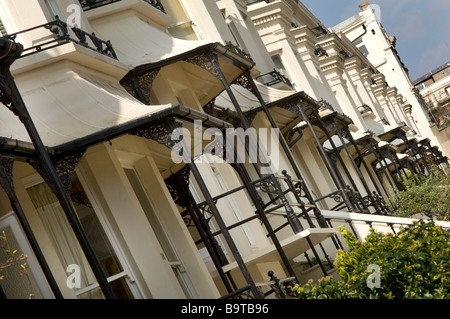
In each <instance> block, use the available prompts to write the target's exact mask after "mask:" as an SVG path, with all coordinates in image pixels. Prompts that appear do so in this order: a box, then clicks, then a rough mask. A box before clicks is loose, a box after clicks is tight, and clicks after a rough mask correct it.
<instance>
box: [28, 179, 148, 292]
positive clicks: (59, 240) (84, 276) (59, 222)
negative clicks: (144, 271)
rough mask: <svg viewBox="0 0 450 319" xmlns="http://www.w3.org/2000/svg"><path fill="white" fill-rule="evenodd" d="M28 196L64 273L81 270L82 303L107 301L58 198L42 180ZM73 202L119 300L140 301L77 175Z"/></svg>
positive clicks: (125, 268) (73, 184) (32, 187)
mask: <svg viewBox="0 0 450 319" xmlns="http://www.w3.org/2000/svg"><path fill="white" fill-rule="evenodd" d="M27 192H28V194H29V196H30V198H31V201H32V203H33V205H34V207H35V208H36V210H37V212H38V215H39V217H40V219H41V221H42V223H43V225H44V229H45V230H46V232H47V234H48V235H49V237H50V240H51V242H52V244H53V246H54V248H55V250H56V253H57V255H58V257H59V260H60V261H61V263H62V265H63V267H64V269H67V266H69V265H71V264H76V265H78V266H80V268H81V271H80V274H81V288H78V289H77V288H75V289H76V291H75V294H76V295H77V297H78V298H79V299H101V298H103V297H104V296H103V293H102V291H101V289H100V287H99V285H98V283H97V280H96V278H95V276H94V274H93V272H92V270H91V268H90V265H89V263H88V261H87V259H86V256H85V255H84V253H83V251H82V249H81V247H80V245H79V243H78V240H77V238H76V236H75V233H74V232H73V230H72V228H71V226H70V224H69V222H68V220H67V218H66V216H65V213H64V211H63V210H62V208H61V206H60V204H59V201H58V200H57V198H56V196H55V195H54V194H53V192H52V191H51V190H50V188H49V187H48V185H47V184H46V183H44V182H42V180H41V181H40V182H39V183H37V184H34V185H32V186H30V187H28V188H27ZM70 198H71V202H72V204H73V207H74V208H75V211H76V214H77V216H78V218H79V220H80V222H81V224H82V227H83V229H84V231H85V233H86V236H87V238H88V240H89V243H90V244H91V246H92V249H93V251H94V254H95V255H96V257H97V259H98V260H99V263H100V266H101V268H102V270H103V272H104V273H105V275H106V277H107V279H108V281H109V283H110V286H111V289H112V291H113V293H114V296H115V297H116V298H117V299H133V298H135V297H140V294H139V291H138V289H137V287H136V286H135V284H132V282H134V281H133V280H132V276H131V273H130V271H129V270H128V268H127V267H125V263H124V262H123V259H121V258H119V255H118V253H117V250H118V248H117V246H115V247H113V244H112V242H111V237H112V234H111V233H110V232H109V231H108V229H107V228H106V227H104V224H103V223H102V222H100V219H99V216H98V215H97V213H96V211H95V210H94V207H93V205H92V203H91V201H90V200H89V198H88V196H87V194H86V192H85V190H84V188H83V186H82V184H81V182H80V180H79V178H78V176H76V175H75V176H74V178H73V181H72V185H71V191H70Z"/></svg>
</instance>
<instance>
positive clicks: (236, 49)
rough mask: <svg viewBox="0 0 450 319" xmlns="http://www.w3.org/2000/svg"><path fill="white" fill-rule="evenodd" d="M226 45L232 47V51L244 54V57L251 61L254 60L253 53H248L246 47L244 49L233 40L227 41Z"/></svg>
mask: <svg viewBox="0 0 450 319" xmlns="http://www.w3.org/2000/svg"><path fill="white" fill-rule="evenodd" d="M225 46H226V47H227V48H229V49H231V50H232V51H234V52H236V53H238V54H240V55H242V56H243V57H244V58H246V59H249V60H251V61H253V59H252V57H251V55H250V54H249V53H247V52H246V51H245V50H244V49H242V48H241V47H239V46H237V45H235V44H233V43H232V42H231V41H226V44H225Z"/></svg>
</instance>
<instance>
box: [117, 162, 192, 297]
mask: <svg viewBox="0 0 450 319" xmlns="http://www.w3.org/2000/svg"><path fill="white" fill-rule="evenodd" d="M124 171H125V174H126V175H127V178H128V181H129V182H130V184H131V187H132V188H133V190H134V192H135V194H136V197H137V198H138V200H139V203H140V204H141V207H142V209H143V210H144V212H145V214H146V216H147V219H148V221H149V222H150V225H151V227H152V229H153V231H154V233H155V235H156V237H157V239H158V241H159V244H160V246H161V248H162V250H163V252H164V256H165V258H166V259H167V261H168V262H169V264H170V266H171V267H172V270H173V272H174V274H175V277H176V278H177V280H178V282H179V284H180V286H181V288H182V289H183V292H184V294H185V296H186V298H190V299H192V298H198V294H197V292H196V291H195V288H194V285H193V283H192V281H191V278H190V276H189V274H188V272H187V271H186V268H185V267H184V265H183V263H182V260H181V259H180V257H179V255H178V253H177V251H176V248H175V246H174V245H173V243H172V241H171V239H170V236H169V234H168V232H167V230H166V229H165V226H164V224H163V222H162V221H161V219H160V217H159V216H158V213H157V211H156V209H155V208H154V205H153V203H152V202H151V200H150V198H149V197H148V195H147V192H146V190H145V188H144V186H143V185H142V181H141V179H140V178H139V175H138V173H137V172H136V170H135V169H134V167H124Z"/></svg>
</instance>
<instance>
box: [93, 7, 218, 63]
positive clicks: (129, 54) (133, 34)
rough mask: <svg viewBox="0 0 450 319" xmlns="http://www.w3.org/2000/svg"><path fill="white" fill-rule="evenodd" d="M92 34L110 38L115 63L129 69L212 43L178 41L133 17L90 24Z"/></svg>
mask: <svg viewBox="0 0 450 319" xmlns="http://www.w3.org/2000/svg"><path fill="white" fill-rule="evenodd" d="M93 27H94V29H95V32H96V34H97V35H98V36H99V37H100V38H102V39H110V40H111V42H112V44H113V47H114V51H115V52H116V54H117V57H118V59H119V61H121V62H123V63H125V64H127V65H128V66H129V67H130V69H131V68H134V67H137V66H139V65H143V64H148V63H155V62H160V61H163V60H166V59H169V58H172V57H175V56H178V55H181V54H183V53H185V52H188V51H191V50H194V49H196V48H199V47H201V46H204V45H209V44H211V43H212V42H211V41H207V40H201V41H197V40H195V41H194V40H182V39H178V38H174V37H173V36H172V35H170V34H169V33H167V32H163V31H161V30H160V29H158V28H156V27H154V26H152V25H150V24H148V23H147V22H145V21H143V20H141V19H140V18H139V17H137V16H136V15H131V14H130V15H128V16H121V17H120V23H116V21H115V19H103V20H101V21H95V22H94V23H93Z"/></svg>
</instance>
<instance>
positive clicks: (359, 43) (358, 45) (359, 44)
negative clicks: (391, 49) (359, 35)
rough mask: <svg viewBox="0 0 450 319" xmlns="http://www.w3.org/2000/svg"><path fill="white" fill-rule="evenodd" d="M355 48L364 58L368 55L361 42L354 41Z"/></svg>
mask: <svg viewBox="0 0 450 319" xmlns="http://www.w3.org/2000/svg"><path fill="white" fill-rule="evenodd" d="M355 46H356V47H357V48H358V49H359V51H361V53H362V54H364V56H365V57H367V56H368V55H369V51H368V50H367V47H366V45H365V44H364V42H363V41H362V40H358V41H356V42H355Z"/></svg>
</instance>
